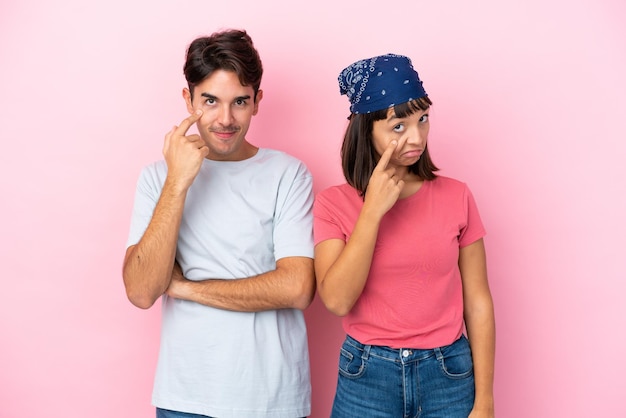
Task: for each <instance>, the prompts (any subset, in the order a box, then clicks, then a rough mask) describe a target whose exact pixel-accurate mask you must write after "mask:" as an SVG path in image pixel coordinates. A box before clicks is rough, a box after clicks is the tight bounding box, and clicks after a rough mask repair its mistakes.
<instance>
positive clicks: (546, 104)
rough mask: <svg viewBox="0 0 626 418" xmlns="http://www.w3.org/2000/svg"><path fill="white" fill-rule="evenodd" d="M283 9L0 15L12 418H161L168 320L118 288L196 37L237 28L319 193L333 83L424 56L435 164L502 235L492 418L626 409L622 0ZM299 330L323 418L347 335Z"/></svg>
mask: <svg viewBox="0 0 626 418" xmlns="http://www.w3.org/2000/svg"><path fill="white" fill-rule="evenodd" d="M259 3H262V5H261V4H259ZM282 3H283V4H281V2H278V1H258V0H251V1H237V2H234V1H233V2H214V1H206V0H203V1H180V2H173V1H172V2H165V1H142V0H138V1H128V0H127V1H119V0H111V1H108V2H96V3H94V2H85V1H78V0H65V1H61V2H48V1H42V0H41V1H36V0H26V1H17V0H14V1H6V0H3V1H2V3H0V57H1V60H2V66H1V69H0V71H2V77H0V93H1V94H0V116H1V118H2V120H1V123H0V139H1V140H2V147H1V151H0V170H1V171H0V196H1V197H0V199H1V200H2V205H1V214H2V217H1V223H0V238H1V241H0V246H1V248H0V256H1V261H2V266H3V268H4V273H2V287H1V290H2V302H1V303H0V335H1V337H0V338H1V343H0V417H2V418H26V417H28V418H30V417H61V416H63V417H67V418H74V417H76V418H79V417H80V418H83V417H91V418H100V417H103V418H104V417H133V418H134V417H152V416H153V408H152V407H151V406H150V393H151V386H152V377H153V372H154V366H155V359H156V355H157V348H158V335H159V320H160V314H159V309H158V308H156V307H155V308H153V309H151V310H149V311H142V310H139V309H136V308H134V307H132V306H131V305H130V303H129V302H128V301H127V300H126V297H125V294H124V289H123V286H122V279H121V274H120V268H121V261H122V256H123V254H124V250H125V248H124V247H125V241H126V234H127V231H128V224H129V217H130V212H131V206H132V200H133V194H134V187H135V181H136V179H137V175H138V173H139V170H140V168H141V167H142V166H143V165H145V164H147V163H149V162H151V161H152V160H154V159H157V158H160V156H161V154H160V153H161V146H162V139H163V136H164V134H165V132H166V131H168V130H169V129H170V127H171V126H172V125H173V124H177V123H178V122H179V121H180V120H181V119H182V118H183V117H185V114H186V111H185V106H184V103H183V100H182V98H181V94H180V91H181V89H182V87H183V86H184V78H183V75H182V71H181V68H182V64H183V57H184V50H185V48H186V46H187V44H188V43H189V42H190V41H191V40H192V39H193V38H194V37H195V36H197V35H201V34H207V33H210V32H212V31H214V30H217V29H220V28H224V27H238V28H245V29H247V30H248V31H249V33H250V34H251V35H252V37H253V39H254V40H255V42H256V45H257V47H258V49H259V51H260V53H261V57H262V59H263V61H264V66H265V69H266V75H265V78H264V81H263V88H264V90H265V96H264V100H263V102H262V106H261V110H260V113H259V115H258V116H257V117H256V118H255V120H254V121H253V125H252V130H251V132H250V134H249V139H251V140H252V142H254V143H256V144H258V145H261V146H269V147H275V148H280V149H283V150H286V151H288V152H290V153H292V154H294V155H296V156H297V157H300V158H301V159H302V160H304V161H305V162H306V163H307V165H308V166H309V168H310V169H311V171H312V172H313V174H314V176H315V179H316V185H315V187H316V190H317V191H318V190H321V189H322V188H325V187H327V186H329V185H331V184H335V183H338V182H341V181H342V177H341V172H340V168H339V157H338V150H339V146H340V141H341V136H342V133H343V129H344V128H345V125H346V116H347V112H348V103H347V99H346V98H345V97H342V96H340V95H339V93H338V87H337V84H336V77H337V74H338V73H339V71H340V70H341V69H342V68H343V67H344V66H346V65H348V64H349V63H351V62H352V61H354V60H356V59H359V58H365V57H369V56H372V55H377V54H382V53H387V52H395V53H401V54H406V55H409V56H410V57H412V58H413V61H414V63H415V65H416V67H417V69H418V70H419V72H420V75H421V77H422V78H423V80H424V85H425V87H426V89H427V91H428V93H429V94H430V96H431V98H432V99H433V100H434V102H435V106H434V107H433V110H432V112H431V124H432V128H431V135H430V147H431V153H432V155H433V157H434V160H435V162H436V163H437V164H438V165H439V166H440V167H441V168H442V171H441V173H442V174H444V175H448V176H452V177H457V178H459V179H462V180H464V181H466V182H467V183H468V184H469V185H470V187H471V188H472V190H473V192H474V194H475V196H476V199H477V201H478V203H479V207H480V209H481V213H482V217H483V220H484V222H485V224H486V226H487V228H488V231H489V233H488V236H487V238H486V245H487V250H488V257H489V259H488V261H489V273H490V281H491V286H492V291H493V296H494V299H495V305H496V318H497V325H498V339H497V346H498V349H497V364H496V367H497V371H496V387H495V394H496V409H497V413H498V416H499V417H539V418H541V417H549V418H552V417H588V416H594V417H616V416H619V415H620V414H622V413H623V411H624V408H625V407H626V400H625V397H624V394H625V392H624V385H623V378H624V375H626V362H625V361H624V356H625V355H626V336H625V335H626V333H625V331H626V308H625V306H626V304H624V303H623V295H624V294H625V293H626V280H625V279H626V273H625V267H626V263H625V261H624V260H625V255H624V252H625V251H624V250H625V249H626V248H625V245H624V238H625V237H626V222H625V220H624V214H626V198H625V197H624V194H625V192H626V181H625V179H626V176H625V175H624V173H623V167H624V166H623V164H624V160H625V158H626V99H625V96H626V82H625V81H624V74H626V47H625V46H624V45H625V40H626V26H625V25H624V21H625V18H626V13H625V11H626V6H625V4H624V2H623V1H622V0H612V1H611V0H578V1H571V0H547V1H546V0H526V1H524V2H502V1H497V0H483V1H481V0H478V1H472V2H468V1H455V0H451V1H438V2H433V1H429V2H421V1H416V0H410V1H396V2H387V3H385V2H383V3H381V2H380V1H362V2H338V1H334V0H333V1H331V0H317V1H315V2H310V3H309V4H306V3H302V4H301V5H296V4H299V2H293V1H291V2H288V1H284V2H282ZM306 316H307V321H308V325H309V333H310V348H311V366H312V373H313V388H314V393H313V413H312V417H314V418H320V417H327V416H328V412H329V408H330V405H331V402H332V396H333V392H334V385H335V378H336V359H337V353H338V347H339V344H340V342H341V340H342V339H343V332H342V330H341V327H340V322H339V319H338V318H335V317H334V316H332V315H330V314H329V313H327V312H326V311H325V309H324V308H323V306H322V305H321V303H320V302H319V300H316V301H315V302H314V303H313V305H312V306H311V307H310V308H309V309H308V310H307V311H306Z"/></svg>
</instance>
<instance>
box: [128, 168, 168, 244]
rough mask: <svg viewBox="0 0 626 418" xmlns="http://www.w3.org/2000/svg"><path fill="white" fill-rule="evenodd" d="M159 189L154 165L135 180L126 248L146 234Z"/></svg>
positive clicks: (160, 186)
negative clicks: (135, 185)
mask: <svg viewBox="0 0 626 418" xmlns="http://www.w3.org/2000/svg"><path fill="white" fill-rule="evenodd" d="M161 188H162V184H160V182H159V180H158V176H157V175H156V169H155V167H154V165H153V166H148V167H145V168H144V169H143V170H142V171H141V174H140V175H139V179H138V180H137V187H136V189H135V201H134V205H133V212H132V215H131V220H130V231H129V233H128V240H127V241H126V248H128V247H130V246H131V245H135V244H137V243H138V242H139V240H141V237H143V234H144V233H145V232H146V229H147V228H148V225H149V224H150V220H151V219H152V214H153V213H154V208H155V207H156V204H157V202H158V200H159V197H160V195H161Z"/></svg>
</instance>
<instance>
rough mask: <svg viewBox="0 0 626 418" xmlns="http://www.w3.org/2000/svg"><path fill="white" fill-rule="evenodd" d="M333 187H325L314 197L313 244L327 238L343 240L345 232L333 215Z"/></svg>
mask: <svg viewBox="0 0 626 418" xmlns="http://www.w3.org/2000/svg"><path fill="white" fill-rule="evenodd" d="M332 191H333V189H327V190H325V191H323V192H321V193H318V195H317V196H316V198H315V204H314V206H313V217H314V222H313V236H314V243H315V245H317V244H319V243H320V242H322V241H326V240H328V239H340V240H343V241H345V240H346V234H345V233H344V232H343V231H342V229H341V226H340V225H339V222H338V220H337V217H336V216H335V205H334V204H333V202H332V200H333V199H332V197H331V193H332Z"/></svg>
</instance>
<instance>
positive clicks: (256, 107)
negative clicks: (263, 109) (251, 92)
mask: <svg viewBox="0 0 626 418" xmlns="http://www.w3.org/2000/svg"><path fill="white" fill-rule="evenodd" d="M262 98H263V90H259V91H257V92H256V100H255V101H254V111H253V112H252V114H253V115H256V114H257V113H258V112H259V102H260V101H261V99H262Z"/></svg>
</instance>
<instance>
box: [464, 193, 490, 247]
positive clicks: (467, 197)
mask: <svg viewBox="0 0 626 418" xmlns="http://www.w3.org/2000/svg"><path fill="white" fill-rule="evenodd" d="M464 205H465V213H466V219H467V223H466V224H465V226H464V227H463V228H462V229H461V233H460V235H459V247H460V248H463V247H466V246H468V245H470V244H472V243H473V242H476V241H478V240H479V239H480V238H482V237H484V236H485V234H486V230H485V227H484V226H483V223H482V220H481V219H480V214H479V212H478V206H477V205H476V201H475V200H474V196H473V195H472V192H471V191H470V189H469V188H468V187H467V186H465V191H464Z"/></svg>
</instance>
